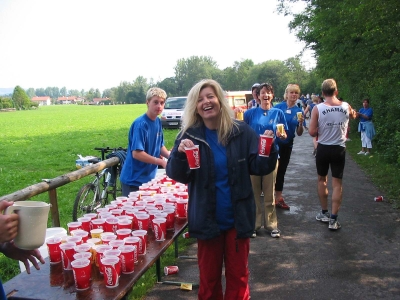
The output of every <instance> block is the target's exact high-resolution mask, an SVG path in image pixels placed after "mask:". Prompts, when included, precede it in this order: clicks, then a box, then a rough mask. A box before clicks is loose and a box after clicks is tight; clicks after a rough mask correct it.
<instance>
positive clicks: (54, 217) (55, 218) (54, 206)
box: [49, 189, 60, 227]
mask: <svg viewBox="0 0 400 300" xmlns="http://www.w3.org/2000/svg"><path fill="white" fill-rule="evenodd" d="M49 200H50V204H51V207H50V211H51V227H60V214H59V212H58V202H57V189H52V190H49Z"/></svg>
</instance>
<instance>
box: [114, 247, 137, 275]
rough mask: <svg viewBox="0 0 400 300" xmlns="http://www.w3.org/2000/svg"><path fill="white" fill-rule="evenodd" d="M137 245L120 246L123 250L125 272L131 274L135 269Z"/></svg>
mask: <svg viewBox="0 0 400 300" xmlns="http://www.w3.org/2000/svg"><path fill="white" fill-rule="evenodd" d="M135 248H136V247H135V246H133V245H124V246H121V247H119V248H118V250H120V251H121V255H120V261H121V269H122V273H123V274H131V273H133V272H134V271H135V253H134V250H135Z"/></svg>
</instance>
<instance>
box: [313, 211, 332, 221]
mask: <svg viewBox="0 0 400 300" xmlns="http://www.w3.org/2000/svg"><path fill="white" fill-rule="evenodd" d="M330 217H331V215H330V214H329V213H328V212H326V213H324V214H323V213H322V212H320V213H319V214H318V215H317V216H316V217H315V219H316V220H317V221H321V222H324V223H328V222H329V219H330Z"/></svg>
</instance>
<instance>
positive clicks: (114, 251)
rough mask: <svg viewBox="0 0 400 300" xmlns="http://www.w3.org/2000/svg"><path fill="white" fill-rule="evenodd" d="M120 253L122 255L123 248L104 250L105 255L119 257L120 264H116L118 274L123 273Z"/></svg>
mask: <svg viewBox="0 0 400 300" xmlns="http://www.w3.org/2000/svg"><path fill="white" fill-rule="evenodd" d="M120 255H121V250H118V249H111V250H108V251H106V252H104V257H117V258H118V259H119V262H118V264H117V266H116V267H117V272H118V275H121V258H120Z"/></svg>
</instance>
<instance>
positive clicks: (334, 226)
mask: <svg viewBox="0 0 400 300" xmlns="http://www.w3.org/2000/svg"><path fill="white" fill-rule="evenodd" d="M341 227H342V225H340V223H339V221H338V220H337V219H330V220H329V229H330V230H338V229H340V228H341Z"/></svg>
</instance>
